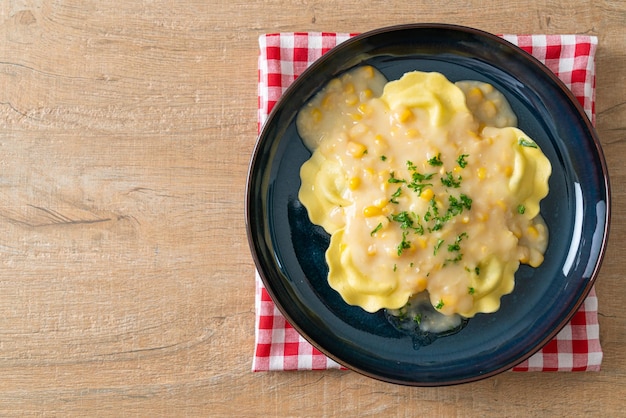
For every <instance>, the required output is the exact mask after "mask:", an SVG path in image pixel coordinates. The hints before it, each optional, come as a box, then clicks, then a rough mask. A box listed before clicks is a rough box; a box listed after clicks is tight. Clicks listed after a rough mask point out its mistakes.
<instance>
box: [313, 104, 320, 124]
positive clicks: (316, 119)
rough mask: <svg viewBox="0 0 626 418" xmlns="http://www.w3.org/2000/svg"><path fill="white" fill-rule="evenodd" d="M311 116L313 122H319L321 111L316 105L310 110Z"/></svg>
mask: <svg viewBox="0 0 626 418" xmlns="http://www.w3.org/2000/svg"><path fill="white" fill-rule="evenodd" d="M311 117H313V121H314V122H319V121H321V120H322V111H321V110H319V109H318V108H317V107H316V108H314V109H313V110H311Z"/></svg>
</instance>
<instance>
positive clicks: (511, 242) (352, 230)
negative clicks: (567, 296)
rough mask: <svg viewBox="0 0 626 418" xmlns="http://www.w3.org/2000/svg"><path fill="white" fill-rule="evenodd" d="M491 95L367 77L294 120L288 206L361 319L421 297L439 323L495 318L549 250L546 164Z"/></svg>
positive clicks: (429, 79)
mask: <svg viewBox="0 0 626 418" xmlns="http://www.w3.org/2000/svg"><path fill="white" fill-rule="evenodd" d="M516 123H517V121H516V117H515V114H514V113H513V112H512V111H511V108H510V106H509V105H508V103H507V102H506V99H505V98H504V96H502V94H501V93H499V92H498V91H497V90H495V89H494V88H493V87H492V86H491V85H489V84H485V83H480V82H475V81H467V82H459V83H457V84H453V83H451V82H450V81H448V80H447V79H446V78H445V77H444V76H443V75H442V74H439V73H425V72H419V71H415V72H409V73H407V74H405V75H404V76H403V77H402V78H400V79H399V80H395V81H391V82H387V80H386V79H385V78H384V76H382V74H380V73H379V72H378V71H377V70H376V69H374V68H373V67H371V66H362V67H357V68H355V69H353V70H351V71H349V72H347V73H345V74H343V75H342V76H340V77H338V78H336V79H333V80H332V81H330V82H329V83H328V84H327V85H326V86H325V87H324V88H323V89H322V90H321V91H320V92H319V93H318V94H317V95H316V96H315V97H313V98H312V99H311V100H310V101H309V102H308V103H307V104H306V105H305V106H304V107H303V109H302V110H301V111H300V112H299V114H298V118H297V128H298V131H299V133H300V135H301V137H302V138H303V140H304V142H305V144H306V145H307V146H308V147H309V148H310V149H311V150H312V156H311V158H310V159H309V160H308V161H307V162H306V163H305V164H304V165H303V166H302V168H301V172H300V176H301V180H302V185H301V188H300V191H299V198H300V200H301V202H302V203H303V205H304V206H305V207H306V208H307V211H308V214H309V217H310V219H311V221H312V222H313V223H315V224H318V225H321V226H322V227H323V228H324V229H325V230H326V231H327V232H328V233H329V234H330V235H331V239H330V245H329V248H328V250H327V251H326V261H327V263H328V266H329V274H328V282H329V284H330V286H331V287H332V288H333V289H335V290H336V291H337V292H339V294H340V295H341V296H342V298H343V299H344V300H345V301H346V302H347V303H348V304H351V305H358V306H360V307H362V308H363V309H365V310H366V311H368V312H375V311H378V310H380V309H383V308H386V309H399V308H401V307H403V306H405V305H406V304H407V301H408V300H409V298H411V297H412V296H414V295H418V294H422V293H423V292H427V293H428V295H429V298H430V302H431V303H432V305H433V307H435V308H436V309H437V310H438V311H439V312H441V313H443V314H445V315H452V314H459V315H461V316H463V317H467V318H469V317H472V316H474V315H475V314H476V313H479V312H485V313H488V312H494V311H496V310H497V309H499V307H500V298H501V297H502V295H505V294H508V293H510V292H512V290H513V287H514V274H515V272H516V271H517V270H518V268H519V265H520V263H525V264H529V265H531V266H534V267H536V266H539V265H540V264H541V263H542V262H543V254H544V252H545V249H546V246H547V240H548V231H547V228H546V225H545V223H544V221H543V219H542V217H541V215H540V213H539V203H540V201H541V199H543V198H544V197H545V196H546V195H547V193H548V179H549V176H550V174H551V165H550V162H549V161H548V159H547V158H546V157H545V155H544V154H543V153H542V151H541V149H540V148H539V146H538V145H537V144H536V143H535V142H534V141H533V140H532V139H531V138H529V137H528V136H527V135H526V134H525V133H524V132H523V131H521V130H520V129H518V128H516V127H515V125H516Z"/></svg>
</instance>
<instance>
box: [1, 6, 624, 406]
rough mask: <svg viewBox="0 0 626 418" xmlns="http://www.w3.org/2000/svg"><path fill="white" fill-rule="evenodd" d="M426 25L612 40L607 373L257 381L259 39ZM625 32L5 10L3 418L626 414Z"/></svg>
mask: <svg viewBox="0 0 626 418" xmlns="http://www.w3.org/2000/svg"><path fill="white" fill-rule="evenodd" d="M364 4H365V6H364ZM409 22H446V23H457V24H463V25H469V26H474V27H477V28H480V29H484V30H487V31H490V32H493V33H584V34H592V35H596V36H598V38H599V48H598V54H597V107H596V109H597V127H598V132H599V135H600V138H601V140H602V144H603V146H604V150H605V153H606V157H607V162H608V166H609V170H610V173H611V181H612V185H613V209H614V216H613V221H612V230H611V238H610V244H609V248H608V252H607V255H606V259H605V262H604V265H603V267H602V271H601V274H600V277H599V279H598V283H597V292H598V296H599V300H600V308H599V309H600V325H601V341H602V344H603V349H604V352H605V358H604V362H603V370H602V371H601V372H599V373H541V374H539V373H505V374H502V375H500V376H497V377H495V378H492V379H488V380H485V381H481V382H477V383H472V384H470V385H463V386H457V387H448V388H429V389H425V388H406V387H399V386H394V385H390V384H385V383H381V382H377V381H374V380H371V379H368V378H365V377H362V376H359V375H357V374H355V373H352V372H346V371H327V372H303V373H300V372H298V373H289V372H287V373H257V374H254V373H251V372H250V369H251V358H252V349H253V343H254V335H253V323H254V302H253V299H254V298H253V289H254V286H253V271H254V270H253V269H254V267H253V263H252V259H251V256H250V252H249V249H248V246H247V241H246V235H245V225H244V210H243V196H244V189H245V180H246V171H247V164H248V160H249V157H250V154H251V151H252V148H253V146H254V142H255V139H256V128H257V125H256V106H257V97H256V93H257V87H256V82H257V56H258V44H257V38H258V36H259V35H260V34H262V33H266V32H277V31H309V30H315V31H324V30H325V31H345V32H348V31H351V32H362V31H366V30H369V29H373V28H376V27H380V26H386V25H392V24H399V23H409ZM624 22H626V2H623V1H619V0H594V1H587V0H585V1H578V0H544V1H528V0H526V1H519V0H509V1H504V0H497V1H489V2H485V1H479V0H465V1H462V0H459V1H442V2H433V1H423V0H416V1H411V2H405V1H402V2H401V1H393V0H389V1H371V2H368V3H362V2H358V1H355V0H347V1H341V2H340V1H336V0H334V1H315V0H310V1H304V0H303V1H284V0H280V1H279V0H266V1H258V2H248V1H242V0H230V1H223V0H218V1H206V0H177V1H174V0H143V1H137V2H129V1H122V0H110V1H107V2H101V1H96V0H87V1H83V0H56V1H53V0H50V1H48V0H6V1H2V2H0V295H1V296H0V370H1V371H0V376H2V378H1V379H0V414H1V415H3V416H5V415H6V416H12V415H15V416H43V415H46V416H48V415H50V416H57V415H58V416H103V415H104V416H106V415H111V416H183V415H184V416H224V417H226V416H235V415H236V416H268V415H269V416H272V415H274V416H337V415H347V416H382V415H391V416H414V415H416V414H419V415H423V416H488V415H495V416H528V415H540V414H541V415H546V414H547V415H549V416H600V415H602V416H619V415H621V416H623V415H624V410H623V407H624V406H625V402H624V399H626V317H625V312H624V306H626V290H625V289H626V287H625V286H624V285H623V283H624V280H623V275H624V271H625V268H626V264H625V263H624V261H623V260H624V258H623V254H622V253H623V250H624V244H623V242H624V241H625V239H626V222H625V220H624V217H623V216H622V213H621V211H620V208H621V207H624V206H625V205H626V188H625V187H624V184H626V178H625V177H626V163H625V161H626V141H625V139H626V87H625V86H626V72H625V71H624V68H626V34H625V31H624Z"/></svg>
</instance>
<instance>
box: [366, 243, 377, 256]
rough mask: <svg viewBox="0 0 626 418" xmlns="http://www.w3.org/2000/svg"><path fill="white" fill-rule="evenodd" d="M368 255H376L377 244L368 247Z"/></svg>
mask: <svg viewBox="0 0 626 418" xmlns="http://www.w3.org/2000/svg"><path fill="white" fill-rule="evenodd" d="M367 255H376V245H374V244H372V245H370V246H369V247H367Z"/></svg>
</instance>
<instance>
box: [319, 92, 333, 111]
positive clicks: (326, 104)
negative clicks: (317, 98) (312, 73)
mask: <svg viewBox="0 0 626 418" xmlns="http://www.w3.org/2000/svg"><path fill="white" fill-rule="evenodd" d="M321 104H322V107H323V108H324V109H330V108H331V107H332V104H333V96H332V94H327V95H326V96H324V98H322V103H321Z"/></svg>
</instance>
